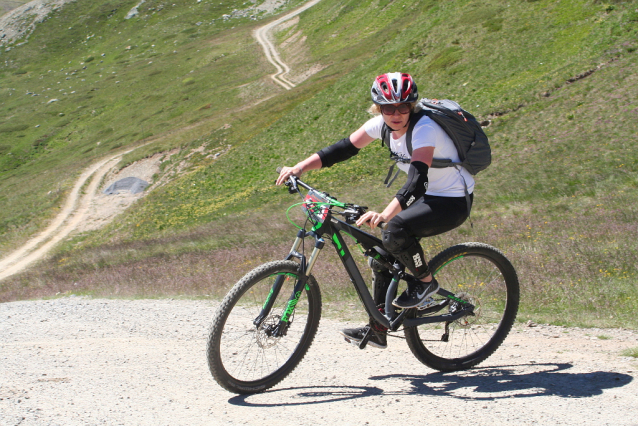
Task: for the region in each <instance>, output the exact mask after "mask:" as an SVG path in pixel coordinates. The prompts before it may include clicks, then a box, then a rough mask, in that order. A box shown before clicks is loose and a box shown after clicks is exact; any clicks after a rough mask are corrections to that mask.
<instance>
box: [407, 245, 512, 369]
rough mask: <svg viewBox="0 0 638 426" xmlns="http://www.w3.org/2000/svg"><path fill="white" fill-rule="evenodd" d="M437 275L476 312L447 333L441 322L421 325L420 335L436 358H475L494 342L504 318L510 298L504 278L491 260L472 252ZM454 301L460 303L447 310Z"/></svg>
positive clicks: (450, 328)
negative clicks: (475, 354)
mask: <svg viewBox="0 0 638 426" xmlns="http://www.w3.org/2000/svg"><path fill="white" fill-rule="evenodd" d="M435 276H436V279H437V281H438V282H439V284H440V285H441V287H442V288H445V289H446V290H449V291H451V292H453V293H455V295H456V296H457V297H458V298H460V299H462V300H464V301H466V302H469V303H472V304H473V305H474V306H475V309H474V315H473V316H470V315H468V316H465V317H462V318H460V319H458V320H456V321H453V322H451V323H449V324H448V325H447V333H446V325H445V324H442V323H435V324H426V325H423V326H419V327H418V332H419V338H420V340H421V342H422V343H423V345H424V347H425V348H426V349H427V350H428V351H429V352H430V353H432V354H433V355H435V356H437V357H440V358H443V359H461V360H462V359H466V358H472V355H473V354H474V353H476V352H477V351H479V350H481V349H483V348H485V347H486V346H488V345H490V344H491V343H492V339H493V337H494V336H495V335H496V333H497V331H498V329H499V326H500V324H501V322H502V320H503V317H504V315H505V309H506V306H507V301H508V295H507V285H506V281H505V277H504V275H503V273H502V272H501V270H500V269H499V267H498V266H497V265H496V264H495V263H494V262H493V261H492V260H490V259H489V258H487V257H484V256H479V255H473V254H465V255H462V256H458V257H456V258H454V259H453V260H451V261H449V262H447V263H445V264H444V265H443V266H442V267H441V268H439V269H438V270H437V272H436V274H435ZM455 304H457V302H451V303H450V305H449V308H446V310H447V309H453V307H454V305H455ZM440 313H445V312H439V313H438V314H440ZM446 334H447V341H446V338H445V335H446Z"/></svg>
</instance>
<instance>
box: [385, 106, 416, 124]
mask: <svg viewBox="0 0 638 426" xmlns="http://www.w3.org/2000/svg"><path fill="white" fill-rule="evenodd" d="M391 105H392V106H394V107H395V108H394V111H393V112H392V114H387V112H389V111H385V112H384V111H383V108H382V110H381V115H383V121H385V124H387V125H388V127H390V128H391V129H394V130H400V129H403V128H404V127H405V126H406V125H407V124H408V120H410V111H409V109H408V110H407V112H406V111H405V106H406V104H391ZM399 107H401V110H399ZM387 109H389V110H391V109H392V108H387Z"/></svg>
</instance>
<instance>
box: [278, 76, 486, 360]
mask: <svg viewBox="0 0 638 426" xmlns="http://www.w3.org/2000/svg"><path fill="white" fill-rule="evenodd" d="M370 92H371V95H372V102H373V105H372V107H371V108H370V110H369V111H370V112H371V113H373V114H374V115H375V116H374V117H373V118H371V119H370V120H368V121H367V122H366V123H365V124H363V126H361V127H360V128H359V129H358V130H356V131H355V132H354V133H352V134H351V135H350V137H348V138H345V139H341V140H340V141H339V142H337V143H335V144H333V145H331V146H328V147H326V148H323V149H322V150H320V151H319V152H317V153H316V154H313V155H311V156H310V157H308V158H306V159H305V160H303V161H301V162H299V163H297V164H296V165H294V166H293V167H283V168H282V170H281V172H280V174H279V178H278V179H277V185H281V184H282V183H284V182H286V180H287V179H288V178H289V177H290V176H291V175H295V176H298V177H299V176H301V174H302V173H304V172H306V171H308V170H314V169H320V168H322V167H331V166H332V165H334V164H336V163H338V162H341V161H344V160H347V159H349V158H351V157H353V156H355V155H357V154H358V153H359V150H361V149H362V148H364V147H365V146H367V145H368V144H370V143H371V142H372V141H374V140H375V139H381V138H382V129H383V125H384V123H385V124H386V125H387V126H388V127H389V128H390V130H391V131H392V132H391V137H390V149H391V151H392V152H393V155H395V156H398V157H400V158H403V159H404V160H406V161H405V162H404V163H403V162H397V165H398V167H399V168H400V169H401V170H403V171H404V172H406V173H407V180H406V182H405V185H403V187H402V188H401V189H400V190H399V191H398V192H397V193H396V195H395V196H394V198H392V200H391V201H390V203H389V204H388V205H387V207H386V208H385V209H384V210H383V211H382V212H381V213H378V212H375V211H368V212H366V213H365V214H364V215H362V216H361V217H360V218H359V220H358V221H357V226H362V225H364V224H368V225H369V226H370V228H372V229H374V228H375V227H377V226H379V224H381V223H382V222H385V223H387V227H386V229H385V230H383V231H382V236H383V237H382V240H383V245H384V248H385V249H386V250H387V251H388V252H390V253H391V254H392V255H393V256H394V257H395V258H396V259H397V260H398V261H399V262H401V263H402V264H403V265H404V266H405V267H406V268H407V269H408V270H409V271H410V273H411V274H412V275H413V276H414V279H411V278H408V280H407V284H408V285H407V289H406V290H405V291H404V292H403V293H402V294H401V295H400V296H399V297H397V298H395V299H394V300H393V302H392V304H393V305H394V306H396V307H398V308H403V309H406V308H412V307H416V306H419V305H420V304H421V303H423V302H424V301H425V300H427V299H428V298H429V297H430V296H431V295H433V294H434V293H436V291H437V290H438V289H439V285H438V283H437V281H436V279H434V277H433V276H432V274H431V273H430V271H429V270H428V264H427V261H426V259H425V258H424V255H423V249H422V248H421V245H420V244H419V238H422V237H430V236H433V235H437V234H441V233H444V232H447V231H450V230H452V229H454V228H456V227H458V226H460V225H461V224H462V223H463V222H464V221H465V219H466V218H467V217H468V216H469V211H468V209H469V208H471V203H472V202H473V194H472V192H473V190H474V179H473V178H472V176H471V175H470V173H469V172H467V170H465V169H464V168H462V167H461V168H459V169H457V168H454V167H447V168H437V169H434V168H430V166H431V165H432V159H433V158H440V159H450V160H452V161H454V162H458V161H459V156H458V153H457V150H456V147H455V146H454V142H453V141H452V140H451V139H450V137H449V136H448V135H447V133H446V132H445V131H444V130H443V129H442V128H441V127H440V126H439V125H438V124H436V123H435V122H434V121H433V120H431V119H430V118H428V117H426V116H423V117H421V118H420V119H419V120H418V122H417V123H416V124H415V125H414V128H413V131H412V155H410V154H409V152H408V149H407V148H406V133H407V131H408V125H409V124H410V118H411V117H413V113H414V112H415V111H414V109H415V106H416V104H417V100H418V91H417V85H416V83H415V82H414V80H413V78H412V76H410V75H409V74H405V73H399V72H393V73H386V74H382V75H379V76H378V77H376V78H375V80H374V83H373V84H372V89H371V91H370ZM465 185H467V191H468V192H469V194H470V203H468V202H467V199H466V197H465V187H466V186H465ZM369 263H370V266H371V267H372V270H373V293H374V299H375V302H376V303H377V304H378V305H381V304H383V303H385V294H386V292H387V288H388V286H389V284H390V281H391V279H392V276H391V275H390V274H389V271H387V269H385V268H383V267H381V265H379V264H377V263H375V262H374V260H372V259H370V262H369ZM384 269H385V270H384ZM370 327H371V328H372V331H373V333H372V334H371V337H370V340H369V344H370V345H372V346H373V347H377V348H381V349H384V348H386V347H387V339H386V335H387V329H385V328H384V327H382V326H381V325H379V324H377V323H376V322H375V321H374V320H373V319H372V318H370V323H369V324H368V325H366V326H364V327H360V328H353V329H344V330H342V331H341V334H343V335H344V337H345V338H346V340H348V341H350V342H354V343H359V342H361V340H362V339H363V337H364V336H365V334H366V333H367V332H368V330H369V328H370Z"/></svg>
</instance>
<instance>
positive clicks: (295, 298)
mask: <svg viewBox="0 0 638 426" xmlns="http://www.w3.org/2000/svg"><path fill="white" fill-rule="evenodd" d="M310 235H311V236H314V237H315V247H314V249H313V251H312V254H311V255H310V259H308V261H306V257H305V256H304V255H303V254H301V253H299V251H298V250H299V246H300V245H301V242H302V241H303V239H304V238H305V237H307V236H310ZM324 245H325V242H324V240H323V239H322V238H320V237H319V236H317V235H316V234H315V233H314V232H306V231H305V230H303V229H301V230H299V232H297V238H296V239H295V241H294V243H293V245H292V247H291V249H290V253H288V256H286V260H290V259H292V258H293V257H295V258H298V259H299V261H300V268H299V269H300V274H299V275H298V279H297V282H296V284H295V287H294V289H293V291H292V294H291V295H290V298H289V299H288V303H287V305H286V309H285V310H284V312H283V314H282V316H281V319H280V321H279V325H278V326H277V328H276V329H275V330H274V332H273V336H274V337H278V336H284V335H286V332H287V330H288V327H289V326H290V319H291V317H292V315H293V313H294V310H295V306H297V302H299V299H300V298H301V295H302V293H303V289H304V288H306V289H307V290H308V285H307V282H308V277H309V276H310V274H311V272H312V269H313V268H314V265H315V263H316V261H317V258H318V257H319V252H320V251H321V249H323V247H324ZM285 278H286V275H279V276H278V277H277V278H276V279H275V283H274V284H273V286H272V288H271V289H270V293H269V294H268V296H267V298H266V301H265V302H264V305H263V306H262V309H261V312H260V314H259V316H257V318H255V320H254V321H253V324H254V325H255V326H256V327H259V326H260V325H261V324H262V323H263V321H264V320H265V319H266V318H267V317H268V315H269V314H270V311H271V309H272V307H273V305H274V303H275V300H276V299H277V296H278V295H279V292H280V291H281V288H282V286H283V283H284V280H285Z"/></svg>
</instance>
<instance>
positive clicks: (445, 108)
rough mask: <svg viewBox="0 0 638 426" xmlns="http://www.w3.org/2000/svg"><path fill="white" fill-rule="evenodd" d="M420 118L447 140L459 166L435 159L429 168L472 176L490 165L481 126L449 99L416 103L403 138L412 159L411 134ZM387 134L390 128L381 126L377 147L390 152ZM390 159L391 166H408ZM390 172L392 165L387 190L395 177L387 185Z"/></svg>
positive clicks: (490, 153)
mask: <svg viewBox="0 0 638 426" xmlns="http://www.w3.org/2000/svg"><path fill="white" fill-rule="evenodd" d="M424 115H427V116H428V117H430V118H431V119H432V120H433V121H434V122H435V123H437V124H438V125H439V126H441V128H442V129H443V130H444V131H445V132H446V133H447V134H448V136H450V138H451V139H452V141H453V142H454V145H455V146H456V150H457V151H458V154H459V158H460V159H461V162H460V163H455V162H452V160H451V159H440V158H435V159H434V160H433V161H432V167H433V168H439V169H440V168H445V167H458V166H461V167H464V168H465V169H466V170H467V171H468V172H470V174H472V175H475V174H477V173H478V172H480V171H481V170H485V169H486V168H487V167H488V166H489V165H490V163H491V162H492V150H491V148H490V144H489V141H488V139H487V136H486V135H485V132H483V129H482V128H481V125H480V124H479V122H478V121H477V120H476V118H474V116H473V115H472V114H470V113H469V112H467V111H465V110H464V109H463V108H461V106H460V105H459V104H457V103H456V102H454V101H451V100H449V99H443V100H436V99H421V100H420V101H419V103H418V104H417V107H416V111H415V113H413V114H412V115H411V117H410V123H409V125H408V131H407V133H406V135H405V139H406V147H407V149H408V152H409V153H410V155H412V131H413V130H414V126H415V125H416V123H417V122H418V121H419V120H420V119H421V117H423V116H424ZM390 133H391V130H390V128H389V127H388V126H387V125H386V124H383V129H382V130H381V135H382V142H381V143H382V144H384V143H385V144H386V145H387V146H388V148H390ZM390 157H391V158H392V159H393V160H394V161H395V162H409V160H408V159H405V158H403V157H400V156H398V155H397V154H396V153H394V152H392V151H390ZM393 169H394V165H393V166H392V167H391V168H390V171H389V173H388V177H387V178H386V180H385V183H386V184H387V186H390V185H391V184H392V182H394V179H396V177H397V175H398V173H399V172H398V171H397V175H395V176H394V178H392V180H391V181H390V176H391V175H392V171H393ZM388 181H389V183H388Z"/></svg>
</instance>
